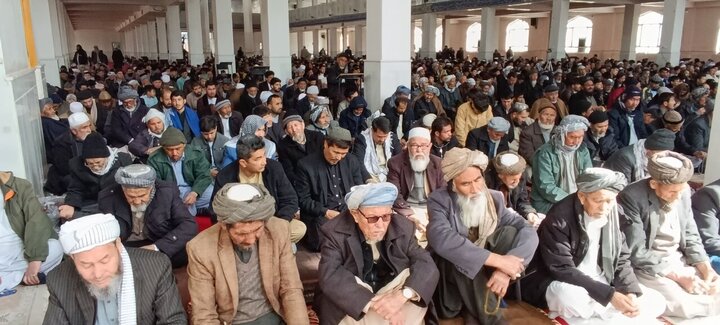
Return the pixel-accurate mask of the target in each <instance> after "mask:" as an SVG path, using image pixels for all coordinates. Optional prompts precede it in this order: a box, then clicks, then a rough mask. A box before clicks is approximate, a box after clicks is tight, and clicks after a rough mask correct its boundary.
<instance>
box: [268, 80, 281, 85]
mask: <svg viewBox="0 0 720 325" xmlns="http://www.w3.org/2000/svg"><path fill="white" fill-rule="evenodd" d="M278 82H279V83H282V80H280V78H272V79H270V84H271V85H274V84H275V83H278Z"/></svg>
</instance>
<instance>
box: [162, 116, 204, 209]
mask: <svg viewBox="0 0 720 325" xmlns="http://www.w3.org/2000/svg"><path fill="white" fill-rule="evenodd" d="M185 143H186V142H185V136H184V135H183V134H182V132H181V131H180V130H178V129H176V128H169V129H167V130H165V133H163V135H162V138H160V145H161V146H162V147H163V150H158V151H157V152H155V153H154V154H152V156H150V159H148V165H150V167H152V168H153V169H155V172H156V173H157V176H158V178H159V179H160V180H163V181H174V182H175V184H176V185H177V187H178V189H179V190H180V193H179V194H180V198H181V199H182V200H183V203H184V204H185V206H186V207H187V208H188V210H189V211H190V214H191V215H193V216H195V215H196V214H197V209H203V208H207V207H208V206H209V205H210V196H211V195H212V191H213V186H212V177H210V164H209V163H208V162H207V160H206V159H205V157H204V156H203V154H202V152H200V151H199V150H197V149H194V148H192V147H189V148H186V147H185Z"/></svg>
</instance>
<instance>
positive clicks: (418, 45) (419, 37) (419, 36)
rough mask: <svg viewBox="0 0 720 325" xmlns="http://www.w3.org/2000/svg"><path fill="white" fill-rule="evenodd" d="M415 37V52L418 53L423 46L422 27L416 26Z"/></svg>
mask: <svg viewBox="0 0 720 325" xmlns="http://www.w3.org/2000/svg"><path fill="white" fill-rule="evenodd" d="M414 30H415V36H414V37H415V38H414V39H413V53H417V51H420V48H421V47H422V36H423V35H422V28H420V27H417V26H416V27H415V28H414Z"/></svg>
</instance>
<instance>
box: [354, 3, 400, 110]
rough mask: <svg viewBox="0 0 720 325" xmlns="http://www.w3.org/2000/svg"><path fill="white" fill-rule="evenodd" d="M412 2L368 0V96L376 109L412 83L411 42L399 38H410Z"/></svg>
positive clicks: (366, 93)
mask: <svg viewBox="0 0 720 325" xmlns="http://www.w3.org/2000/svg"><path fill="white" fill-rule="evenodd" d="M410 5H411V4H410V0H393V1H386V0H368V1H367V18H366V25H367V59H366V60H365V85H366V88H365V99H366V100H367V102H368V107H369V108H370V109H371V110H373V111H377V110H379V109H381V108H382V104H383V101H384V100H385V98H387V97H389V96H390V95H392V93H393V92H394V91H395V89H396V88H397V86H398V85H405V86H406V87H410V57H409V56H408V53H410V42H409V41H403V42H399V41H398V40H409V39H410V29H409V28H408V26H410V21H411V14H410ZM389 30H391V31H393V32H392V33H388V32H386V31H389ZM383 31H385V32H383Z"/></svg>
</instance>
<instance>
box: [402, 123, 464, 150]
mask: <svg viewBox="0 0 720 325" xmlns="http://www.w3.org/2000/svg"><path fill="white" fill-rule="evenodd" d="M406 138H407V136H406ZM430 138H431V143H432V146H431V148H430V153H431V154H432V155H433V156H435V157H440V159H442V158H443V156H445V153H446V152H448V151H449V150H450V149H452V148H455V147H457V146H459V145H460V143H458V140H457V138H456V137H455V135H454V134H453V122H452V120H451V119H450V118H449V117H447V116H438V118H436V119H435V120H433V122H432V125H431V127H430Z"/></svg>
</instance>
